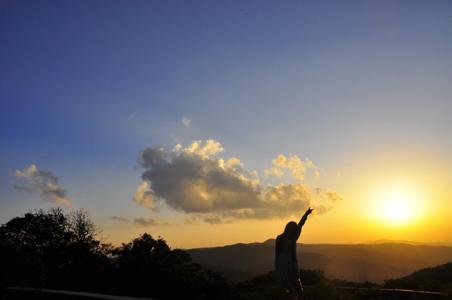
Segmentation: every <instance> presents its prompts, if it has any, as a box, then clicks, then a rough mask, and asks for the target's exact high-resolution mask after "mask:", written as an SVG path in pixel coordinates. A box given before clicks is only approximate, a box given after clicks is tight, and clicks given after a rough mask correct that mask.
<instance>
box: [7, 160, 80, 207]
mask: <svg viewBox="0 0 452 300" xmlns="http://www.w3.org/2000/svg"><path fill="white" fill-rule="evenodd" d="M15 176H16V178H18V180H21V182H20V183H16V184H15V185H14V188H15V189H16V190H21V191H26V192H31V193H38V194H40V195H41V197H42V199H43V200H44V201H47V202H51V203H53V204H57V205H65V206H68V207H70V206H72V201H71V199H70V198H69V197H68V195H67V192H66V190H65V189H64V188H63V187H62V186H61V185H60V184H59V178H58V176H55V175H54V174H53V172H51V171H44V170H38V167H37V166H36V165H35V164H30V165H29V166H28V167H26V168H24V169H22V170H16V173H15Z"/></svg>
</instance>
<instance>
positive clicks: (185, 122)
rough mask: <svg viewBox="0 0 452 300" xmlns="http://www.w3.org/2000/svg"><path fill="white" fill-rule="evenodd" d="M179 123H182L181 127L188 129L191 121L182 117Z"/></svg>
mask: <svg viewBox="0 0 452 300" xmlns="http://www.w3.org/2000/svg"><path fill="white" fill-rule="evenodd" d="M180 122H181V123H182V125H184V126H185V127H187V128H188V127H190V125H191V119H190V118H187V117H182V119H181V120H180Z"/></svg>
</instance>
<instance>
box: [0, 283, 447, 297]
mask: <svg viewBox="0 0 452 300" xmlns="http://www.w3.org/2000/svg"><path fill="white" fill-rule="evenodd" d="M305 295H306V298H305V299H306V300H310V299H316V300H317V299H319V300H321V299H344V300H345V299H363V300H364V299H366V300H371V299H375V300H383V299H394V300H398V299H400V300H402V299H412V300H415V299H419V300H421V299H425V300H428V299H432V300H434V299H438V300H439V299H444V300H446V299H447V300H450V299H452V297H451V296H450V295H446V294H444V293H437V292H428V291H413V290H401V289H381V288H352V287H332V286H327V285H325V286H305ZM261 296H262V298H260V299H279V297H277V296H275V295H274V294H273V295H270V294H268V293H267V292H265V291H263V294H262V295H261ZM0 299H2V300H3V299H4V300H22V299H36V300H59V299H62V300H82V299H86V300H100V299H105V300H157V299H155V298H136V297H125V296H114V295H106V294H98V293H86V292H73V291H65V290H52V289H34V288H20V287H12V288H6V289H3V290H2V291H1V293H0ZM250 299H251V298H250ZM252 299H256V298H255V291H253V297H252Z"/></svg>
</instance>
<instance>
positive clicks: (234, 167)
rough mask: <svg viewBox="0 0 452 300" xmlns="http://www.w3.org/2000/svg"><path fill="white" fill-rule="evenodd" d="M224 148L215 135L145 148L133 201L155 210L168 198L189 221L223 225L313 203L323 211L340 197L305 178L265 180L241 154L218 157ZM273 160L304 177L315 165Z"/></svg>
mask: <svg viewBox="0 0 452 300" xmlns="http://www.w3.org/2000/svg"><path fill="white" fill-rule="evenodd" d="M222 152H224V148H223V146H222V145H221V144H220V143H219V142H218V141H215V140H206V141H194V142H193V143H191V144H190V145H188V146H185V147H184V146H182V145H180V144H178V145H176V146H175V147H174V148H173V149H172V150H165V149H164V148H161V147H156V148H147V149H145V150H144V151H142V152H141V155H140V160H139V163H140V165H141V166H142V167H143V168H144V172H143V174H142V176H141V178H142V182H141V183H140V185H139V186H138V188H137V192H136V193H135V196H134V201H135V202H136V203H138V204H139V205H142V206H145V207H148V208H151V209H155V207H156V206H157V205H159V204H160V203H164V204H166V205H168V206H169V207H171V208H173V209H175V210H177V211H181V212H185V213H188V214H190V215H191V217H192V218H191V219H189V221H190V222H197V221H198V220H199V221H203V222H206V223H210V224H219V223H225V222H230V221H231V220H233V219H266V218H285V217H288V216H291V215H294V214H295V215H298V214H300V213H302V212H303V210H305V209H306V208H308V207H309V206H311V207H314V208H318V210H317V212H318V213H324V212H326V211H328V210H329V209H330V208H331V207H332V206H331V205H332V204H331V203H332V202H336V200H338V199H340V196H339V195H338V194H337V193H335V192H333V191H328V193H329V194H328V193H327V192H326V191H324V190H322V189H317V188H312V187H310V186H309V185H307V184H303V183H300V182H298V183H294V184H279V185H275V186H273V185H264V184H262V183H261V182H260V181H259V179H258V178H257V172H256V171H252V172H248V171H246V169H245V167H244V164H243V163H242V162H241V161H240V159H239V158H237V157H232V158H228V159H225V158H222V157H219V155H220V154H221V153H222ZM273 165H274V167H275V168H277V169H278V170H289V171H290V172H292V175H293V174H294V173H295V175H294V177H295V176H298V178H299V179H300V178H301V177H302V175H303V176H304V171H305V169H306V168H311V167H313V165H314V164H313V163H312V162H311V161H309V160H306V161H302V160H301V159H299V158H298V157H297V156H295V155H293V156H290V157H288V158H287V157H285V156H284V155H279V156H278V157H277V158H275V159H274V160H273ZM143 199H147V200H146V201H145V200H143ZM329 200H331V201H329ZM325 201H326V202H327V203H323V202H325Z"/></svg>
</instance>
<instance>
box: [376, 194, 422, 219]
mask: <svg viewBox="0 0 452 300" xmlns="http://www.w3.org/2000/svg"><path fill="white" fill-rule="evenodd" d="M376 200H377V201H376V203H377V205H376V206H377V207H376V208H375V210H374V213H375V214H376V216H377V217H378V219H380V220H381V221H383V222H384V223H386V224H391V225H403V224H407V223H412V222H414V221H415V219H416V215H417V212H418V210H419V197H418V195H417V193H416V192H415V191H414V189H412V188H410V187H407V186H389V187H386V188H384V189H381V190H380V192H379V193H378V194H377V199H376Z"/></svg>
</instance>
